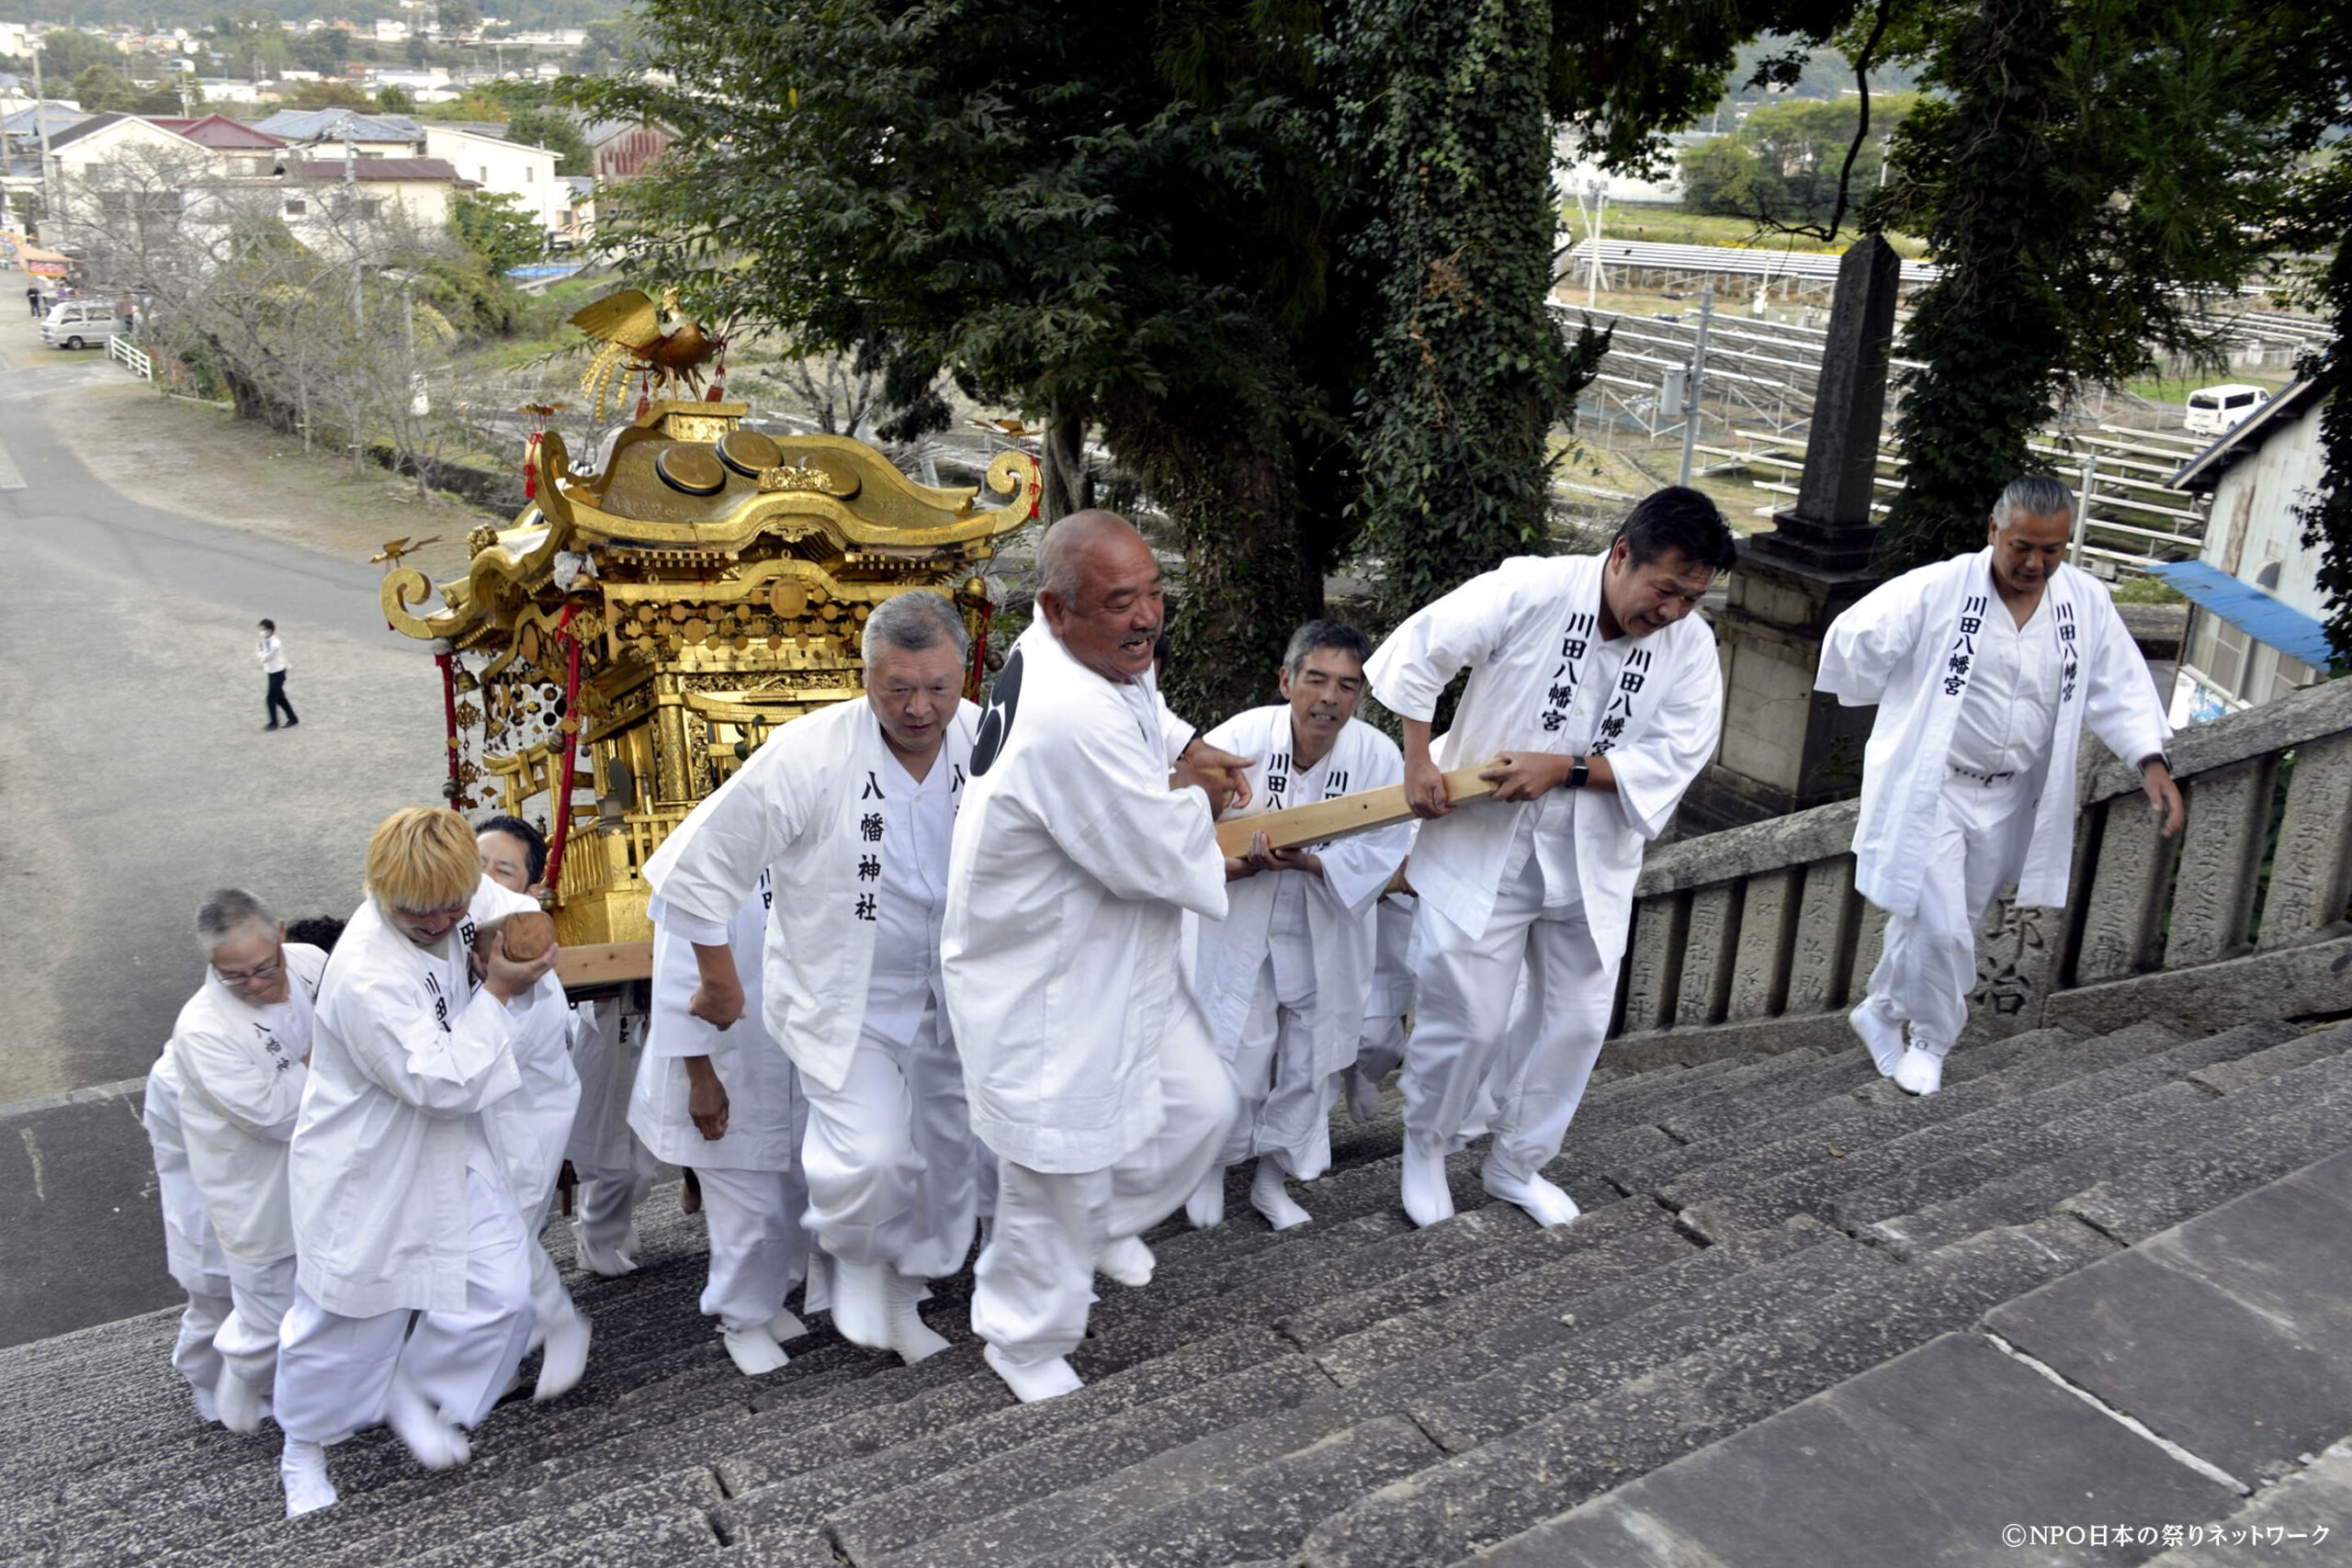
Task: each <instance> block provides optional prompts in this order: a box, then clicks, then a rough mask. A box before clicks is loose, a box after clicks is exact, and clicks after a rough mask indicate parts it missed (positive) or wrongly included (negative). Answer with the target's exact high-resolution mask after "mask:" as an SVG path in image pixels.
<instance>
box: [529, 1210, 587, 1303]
mask: <svg viewBox="0 0 2352 1568" xmlns="http://www.w3.org/2000/svg"><path fill="white" fill-rule="evenodd" d="M539 1219H540V1221H541V1223H542V1224H544V1223H545V1221H546V1219H547V1216H546V1215H545V1214H544V1213H542V1214H541V1215H540V1216H539ZM523 1223H524V1224H525V1225H526V1226H528V1225H529V1224H530V1222H529V1221H528V1220H526V1221H524V1222H523ZM523 1262H524V1267H525V1268H526V1270H527V1271H528V1272H529V1274H530V1278H531V1320H532V1322H533V1323H535V1324H537V1325H538V1328H539V1329H540V1330H541V1331H545V1330H547V1329H549V1328H552V1327H554V1326H555V1325H557V1324H559V1323H561V1322H563V1321H565V1320H566V1319H568V1318H572V1317H577V1316H579V1315H580V1309H579V1308H578V1307H576V1306H574V1305H572V1304H571V1292H570V1291H567V1290H565V1289H564V1288H563V1275H562V1274H561V1273H560V1272H559V1271H558V1270H557V1269H556V1266H555V1259H554V1258H549V1257H548V1247H547V1243H546V1242H545V1241H544V1240H542V1239H541V1238H540V1235H539V1233H538V1231H537V1229H533V1230H531V1231H530V1234H529V1236H528V1238H527V1240H526V1243H525V1247H524V1251H523Z"/></svg>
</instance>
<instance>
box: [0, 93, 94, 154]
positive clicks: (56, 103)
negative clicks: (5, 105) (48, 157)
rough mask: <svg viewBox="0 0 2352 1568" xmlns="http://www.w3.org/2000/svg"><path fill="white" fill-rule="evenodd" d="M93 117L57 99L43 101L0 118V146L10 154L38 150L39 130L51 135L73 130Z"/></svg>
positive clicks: (44, 99)
mask: <svg viewBox="0 0 2352 1568" xmlns="http://www.w3.org/2000/svg"><path fill="white" fill-rule="evenodd" d="M92 118H96V117H95V116H92V115H87V114H85V113H83V112H82V111H81V109H79V108H78V107H75V106H74V105H73V104H70V103H66V102H63V101H62V100H60V99H57V98H43V99H42V100H41V101H40V103H38V104H27V105H26V106H25V107H23V108H20V109H18V110H17V111H16V112H15V113H14V114H11V115H9V116H7V117H6V118H0V146H5V147H6V151H8V152H40V132H41V127H42V126H44V125H46V126H47V127H48V128H49V133H50V135H51V136H52V137H54V136H58V135H61V134H62V133H63V132H65V131H68V130H73V129H74V127H75V126H77V125H79V124H81V123H82V122H83V121H84V120H85V119H92Z"/></svg>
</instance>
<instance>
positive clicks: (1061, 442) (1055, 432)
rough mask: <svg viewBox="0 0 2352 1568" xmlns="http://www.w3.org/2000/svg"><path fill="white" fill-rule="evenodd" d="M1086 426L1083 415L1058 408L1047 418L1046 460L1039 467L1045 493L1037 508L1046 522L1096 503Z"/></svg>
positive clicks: (1044, 443) (1082, 510)
mask: <svg viewBox="0 0 2352 1568" xmlns="http://www.w3.org/2000/svg"><path fill="white" fill-rule="evenodd" d="M1086 425H1087V421H1086V416H1085V415H1084V414H1082V413H1078V412H1073V411H1072V410H1069V409H1068V408H1065V407H1061V406H1058V405H1057V407H1056V408H1055V409H1054V410H1053V412H1051V413H1049V414H1048V415H1047V416H1046V436H1045V440H1044V441H1043V442H1042V443H1041V446H1043V448H1044V457H1043V459H1042V461H1041V462H1040V463H1039V465H1038V466H1039V468H1040V469H1041V470H1042V473H1041V479H1042V485H1043V493H1042V494H1041V495H1040V496H1039V498H1038V506H1037V515H1038V516H1039V517H1041V518H1043V519H1044V520H1045V521H1046V522H1048V523H1054V522H1058V521H1060V520H1061V519H1062V518H1064V517H1067V516H1069V514H1070V513H1073V512H1084V511H1085V510H1087V509H1088V508H1089V507H1091V506H1092V505H1093V504H1094V475H1093V474H1092V472H1091V471H1090V470H1089V469H1088V468H1087V466H1086Z"/></svg>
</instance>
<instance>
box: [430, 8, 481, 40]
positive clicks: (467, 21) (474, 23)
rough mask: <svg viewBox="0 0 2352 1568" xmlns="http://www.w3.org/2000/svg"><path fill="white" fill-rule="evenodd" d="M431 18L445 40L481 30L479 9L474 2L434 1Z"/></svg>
mask: <svg viewBox="0 0 2352 1568" xmlns="http://www.w3.org/2000/svg"><path fill="white" fill-rule="evenodd" d="M433 16H434V19H435V21H437V22H438V23H439V24H440V25H441V32H442V36H443V37H445V38H447V37H451V36H463V35H465V34H469V33H473V32H478V31H480V30H481V6H477V5H475V4H474V0H435V4H434V6H433Z"/></svg>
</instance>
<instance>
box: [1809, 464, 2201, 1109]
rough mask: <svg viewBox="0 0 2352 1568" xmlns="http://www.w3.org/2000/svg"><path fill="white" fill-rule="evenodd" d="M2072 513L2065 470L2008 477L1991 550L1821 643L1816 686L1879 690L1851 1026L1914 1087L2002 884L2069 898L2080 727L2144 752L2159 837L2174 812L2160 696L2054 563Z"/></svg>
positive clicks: (2176, 804)
mask: <svg viewBox="0 0 2352 1568" xmlns="http://www.w3.org/2000/svg"><path fill="white" fill-rule="evenodd" d="M2073 518H2074V497H2073V495H2072V494H2071V493H2070V492H2069V491H2067V489H2066V486H2065V485H2064V483H2063V482H2061V481H2060V480H2058V479H2052V478H2051V477H2049V476H2048V475H2045V474H2028V475H2025V476H2024V477H2022V478H2020V479H2015V480H2012V481H2011V482H2010V484H2009V486H2008V488H2007V490H2005V491H2002V492H2001V498H2000V500H1999V502H1997V503H1996V505H1995V506H1994V508H1993V513H1992V517H1991V519H1990V522H1989V524H1988V525H1987V527H1986V530H1985V548H1984V549H1981V550H1975V551H1972V552H1970V553H1969V554H1967V555H1963V556H1960V557H1957V558H1953V559H1951V560H1947V561H1939V562H1937V563H1935V564H1934V565H1932V566H1924V567H1920V568H1918V569H1917V570H1913V571H1909V572H1905V574H1904V575H1902V576H1901V577H1898V578H1896V579H1894V581H1891V582H1886V583H1883V584H1881V585H1880V586H1879V587H1878V588H1876V589H1873V590H1872V591H1871V592H1870V593H1869V594H1868V595H1867V596H1866V597H1864V598H1863V600H1862V601H1861V602H1860V604H1856V605H1855V606H1854V607H1853V608H1852V609H1850V610H1849V611H1847V612H1846V613H1845V614H1844V615H1840V616H1838V619H1837V621H1836V622H1834V623H1833V624H1832V625H1831V626H1830V628H1829V636H1828V638H1827V640H1826V642H1825V643H1824V644H1823V647H1822V651H1821V671H1820V674H1819V676H1818V677H1817V678H1816V679H1815V685H1816V686H1818V687H1819V688H1820V689H1821V690H1822V691H1825V692H1828V693H1831V694H1834V695H1835V696H1836V697H1837V698H1838V701H1839V702H1841V703H1844V704H1845V705H1848V706H1849V707H1862V706H1867V705H1871V704H1873V703H1875V704H1876V705H1878V716H1877V717H1876V718H1875V720H1873V722H1872V724H1871V739H1870V743H1869V745H1868V746H1867V747H1866V748H1865V749H1864V750H1863V753H1862V804H1861V816H1860V820H1859V821H1858V822H1857V823H1856V825H1855V829H1854V856H1855V870H1854V884H1855V886H1857V887H1858V888H1859V889H1860V891H1861V894H1862V896H1863V897H1866V898H1868V899H1869V900H1870V901H1871V903H1873V904H1876V905H1877V906H1878V907H1879V908H1882V909H1883V910H1885V911H1886V917H1887V919H1886V941H1885V946H1884V948H1883V951H1882V953H1881V954H1880V957H1879V961H1878V966H1877V968H1875V969H1874V970H1872V971H1871V978H1870V987H1869V991H1868V994H1867V995H1866V996H1865V997H1864V998H1862V1003H1861V1005H1860V1007H1858V1008H1856V1009H1855V1010H1854V1011H1853V1014H1852V1021H1853V1025H1854V1032H1856V1033H1857V1034H1859V1035H1860V1036H1861V1038H1862V1042H1863V1043H1864V1044H1865V1045H1867V1046H1868V1047H1869V1049H1870V1053H1871V1058H1872V1059H1873V1060H1874V1061H1875V1062H1876V1064H1877V1066H1878V1070H1879V1071H1880V1072H1881V1073H1883V1074H1884V1075H1885V1076H1887V1077H1892V1078H1893V1079H1894V1081H1895V1083H1896V1084H1897V1085H1899V1086H1900V1087H1901V1088H1903V1089H1906V1090H1908V1091H1909V1092H1911V1093H1913V1094H1933V1093H1935V1092H1936V1090H1937V1089H1940V1088H1941V1087H1942V1085H1943V1066H1944V1057H1945V1056H1946V1055H1948V1054H1949V1053H1950V1052H1951V1048H1952V1046H1953V1045H1954V1044H1955V1043H1957V1042H1958V1041H1959V1039H1960V1033H1961V1030H1962V1027H1963V1026H1964V1025H1965V1024H1966V1023H1967V1021H1968V997H1969V993H1970V992H1971V991H1973V990H1974V989H1975V987H1976V928H1977V926H1978V924H1979V923H1980V922H1982V921H1983V919H1984V918H1985V911H1986V910H1987V909H1989V908H1991V907H1992V903H1993V899H1994V897H1995V895H1996V894H1997V893H1998V892H1999V891H2000V890H2001V889H2002V888H2003V887H2004V886H2008V885H2010V884H2012V883H2014V884H2015V885H2016V886H2017V890H2018V893H2017V901H2018V904H2020V905H2036V906H2041V907H2043V908H2060V907H2062V906H2063V905H2064V903H2065V901H2066V881H2067V874H2068V872H2069V870H2070V868H2071V866H2072V864H2073V862H2074V835H2075V757H2076V753H2077V751H2078V750H2079V748H2080V745H2081V741H2082V732H2083V728H2084V727H2085V726H2086V725H2087V726H2088V727H2089V728H2090V729H2091V731H2092V732H2093V733H2094V734H2096V735H2097V736H2098V738H2099V739H2100V740H2101V741H2103V742H2105V743H2106V745H2107V748H2108V750H2110V751H2112V752H2114V753H2115V754H2116V755H2117V756H2118V757H2120V758H2121V759H2123V761H2126V762H2130V763H2132V764H2135V765H2136V766H2137V767H2138V768H2139V770H2140V776H2141V782H2142V785H2143V788H2144V789H2145V790H2146V791H2147V795H2148V804H2149V807H2150V808H2151V809H2153V810H2154V812H2155V813H2156V814H2157V816H2158V817H2159V818H2162V821H2163V829H2162V830H2163V832H2164V835H2165V837H2166V838H2170V837H2172V835H2174V834H2175V833H2177V832H2178V831H2179V830H2180V825H2181V816H2182V812H2181V800H2180V791H2179V789H2178V788H2177V786H2176V785H2175V784H2173V780H2172V773H2171V770H2170V769H2169V768H2168V767H2167V766H2166V764H2165V750H2164V748H2165V740H2166V739H2167V738H2168V737H2169V736H2170V735H2171V733H2172V730H2171V727H2170V726H2169V725H2167V724H2166V723H2165V711H2164V704H2163V702H2162V701H2161V699H2159V697H2158V696H2157V694H2156V688H2155V682H2154V680H2153V679H2152V678H2151V677H2150V675H2149V673H2148V666H2147V663H2146V661H2145V660H2143V659H2142V658H2141V656H2140V650H2139V649H2137V648H2136V647H2135V646H2133V644H2132V641H2131V633H2130V632H2128V631H2126V630H2125V629H2124V626H2123V620H2122V617H2121V616H2120V615H2117V614H2116V612H2115V604H2114V601H2113V600H2112V599H2111V598H2110V597H2109V594H2108V591H2107V588H2106V585H2105V584H2103V583H2101V582H2100V581H2098V579H2097V578H2095V577H2092V576H2090V575H2089V574H2088V573H2086V572H2084V571H2081V570H2077V569H2076V568H2075V567H2073V566H2071V565H2068V564H2067V562H2066V558H2065V557H2066V549H2067V545H2068V542H2069V540H2070V539H2071V537H2072V533H2073ZM1905 1025H1908V1026H1909V1038H1908V1040H1907V1041H1906V1040H1905Z"/></svg>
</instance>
